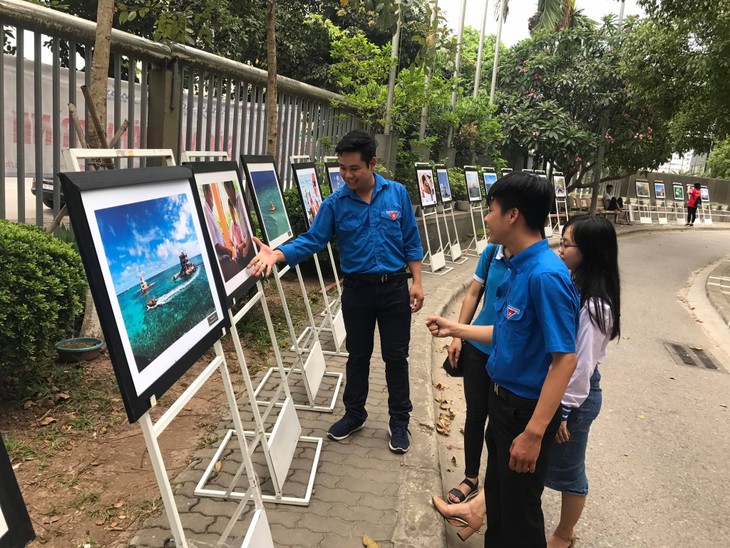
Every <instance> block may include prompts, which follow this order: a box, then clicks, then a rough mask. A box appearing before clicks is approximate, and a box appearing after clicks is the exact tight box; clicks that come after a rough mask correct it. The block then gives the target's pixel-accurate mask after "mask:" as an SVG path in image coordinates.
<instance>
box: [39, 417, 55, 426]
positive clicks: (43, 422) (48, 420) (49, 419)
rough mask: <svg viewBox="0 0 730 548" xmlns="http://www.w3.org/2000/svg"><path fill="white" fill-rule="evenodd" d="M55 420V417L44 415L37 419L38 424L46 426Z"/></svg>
mask: <svg viewBox="0 0 730 548" xmlns="http://www.w3.org/2000/svg"><path fill="white" fill-rule="evenodd" d="M54 422H56V419H54V418H53V417H44V418H42V419H41V420H39V421H38V425H39V426H48V425H49V424H52V423H54Z"/></svg>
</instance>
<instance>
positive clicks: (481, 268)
mask: <svg viewBox="0 0 730 548" xmlns="http://www.w3.org/2000/svg"><path fill="white" fill-rule="evenodd" d="M495 247H496V250H495V251H494V256H493V257H492V263H491V264H489V257H490V256H491V255H492V249H494V248H495ZM508 271H509V266H507V257H505V256H504V250H503V248H502V246H501V245H495V244H489V245H488V246H487V247H486V249H485V250H484V251H482V254H481V255H480V256H479V263H478V264H477V268H476V270H475V271H474V279H475V280H476V281H477V282H479V283H480V284H482V285H484V280H486V281H487V287H485V288H484V301H483V303H482V309H481V310H480V311H479V314H478V315H477V317H476V319H475V320H474V322H473V323H474V325H494V320H495V319H496V318H497V311H496V310H495V309H494V301H495V300H496V298H497V288H498V287H499V285H500V284H501V283H502V280H503V279H504V277H505V274H507V272H508ZM469 344H471V345H473V346H474V347H476V348H478V349H479V350H481V351H482V352H484V353H485V354H487V355H490V354H491V353H492V345H491V344H484V343H480V342H476V341H469ZM485 366H486V364H485Z"/></svg>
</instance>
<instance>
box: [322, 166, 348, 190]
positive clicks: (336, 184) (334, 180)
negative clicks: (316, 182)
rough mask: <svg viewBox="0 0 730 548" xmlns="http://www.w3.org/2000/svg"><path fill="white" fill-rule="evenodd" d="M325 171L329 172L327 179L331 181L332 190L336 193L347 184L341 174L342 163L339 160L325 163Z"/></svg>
mask: <svg viewBox="0 0 730 548" xmlns="http://www.w3.org/2000/svg"><path fill="white" fill-rule="evenodd" d="M324 168H325V171H326V172H327V179H328V180H329V183H330V190H331V191H332V192H333V193H334V192H337V191H338V190H339V189H340V188H342V187H343V186H345V181H344V180H343V179H342V175H340V164H338V163H337V162H327V163H326V164H325V165H324Z"/></svg>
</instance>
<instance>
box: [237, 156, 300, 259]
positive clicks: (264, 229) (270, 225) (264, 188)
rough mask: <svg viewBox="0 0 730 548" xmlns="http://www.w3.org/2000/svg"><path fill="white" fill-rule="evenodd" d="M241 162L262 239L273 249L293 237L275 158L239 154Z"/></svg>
mask: <svg viewBox="0 0 730 548" xmlns="http://www.w3.org/2000/svg"><path fill="white" fill-rule="evenodd" d="M241 165H242V166H243V169H244V172H245V173H246V181H247V183H248V188H249V191H250V193H251V194H250V196H251V198H252V201H253V205H254V209H255V210H256V215H257V217H258V220H259V226H260V227H261V234H262V236H263V241H264V243H266V244H267V245H268V246H269V247H271V248H272V249H275V248H277V247H279V246H280V245H282V244H285V243H286V242H288V241H289V240H291V239H292V238H294V231H293V230H292V227H291V221H289V215H288V213H287V211H286V204H285V203H284V194H283V193H282V191H281V184H280V182H279V174H278V173H277V171H276V162H275V161H274V158H273V157H272V156H255V155H241ZM262 201H264V204H263V205H262V203H261V202H262Z"/></svg>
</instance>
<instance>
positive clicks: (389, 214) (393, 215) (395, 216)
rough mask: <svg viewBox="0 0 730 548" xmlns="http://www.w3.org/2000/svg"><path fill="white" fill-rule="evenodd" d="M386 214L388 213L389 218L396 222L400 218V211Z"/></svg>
mask: <svg viewBox="0 0 730 548" xmlns="http://www.w3.org/2000/svg"><path fill="white" fill-rule="evenodd" d="M385 213H386V214H387V215H388V217H390V218H391V219H393V220H394V221H395V220H396V219H397V218H398V216H399V215H400V211H386V212H385Z"/></svg>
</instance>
